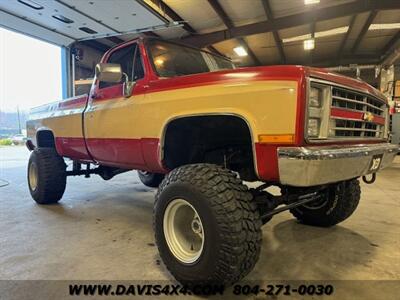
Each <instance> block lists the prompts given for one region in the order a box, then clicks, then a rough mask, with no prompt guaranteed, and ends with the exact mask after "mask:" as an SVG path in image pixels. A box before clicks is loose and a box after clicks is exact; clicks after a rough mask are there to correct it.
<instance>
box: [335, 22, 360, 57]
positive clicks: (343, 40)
mask: <svg viewBox="0 0 400 300" xmlns="http://www.w3.org/2000/svg"><path fill="white" fill-rule="evenodd" d="M356 18H357V15H353V16H352V17H351V20H350V24H349V29H347V32H346V33H345V35H344V37H343V39H342V42H341V43H340V46H339V49H338V52H337V60H339V61H340V59H341V58H342V55H343V49H344V46H345V45H346V44H347V41H348V39H349V36H350V33H351V31H352V30H353V26H354V23H355V21H356Z"/></svg>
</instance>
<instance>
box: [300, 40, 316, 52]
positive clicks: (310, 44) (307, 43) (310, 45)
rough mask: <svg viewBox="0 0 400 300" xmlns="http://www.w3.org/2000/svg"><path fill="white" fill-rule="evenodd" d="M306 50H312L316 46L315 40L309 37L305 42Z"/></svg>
mask: <svg viewBox="0 0 400 300" xmlns="http://www.w3.org/2000/svg"><path fill="white" fill-rule="evenodd" d="M303 46H304V50H312V49H314V48H315V40H314V39H308V40H305V41H304V42H303Z"/></svg>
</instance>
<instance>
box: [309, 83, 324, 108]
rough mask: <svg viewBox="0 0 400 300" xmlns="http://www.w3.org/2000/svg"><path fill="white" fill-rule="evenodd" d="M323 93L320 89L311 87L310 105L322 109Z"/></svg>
mask: <svg viewBox="0 0 400 300" xmlns="http://www.w3.org/2000/svg"><path fill="white" fill-rule="evenodd" d="M321 98H322V91H321V90H320V89H318V88H315V87H311V89H310V98H309V99H310V100H309V104H310V106H312V107H321Z"/></svg>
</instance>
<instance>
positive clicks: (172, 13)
mask: <svg viewBox="0 0 400 300" xmlns="http://www.w3.org/2000/svg"><path fill="white" fill-rule="evenodd" d="M151 2H153V3H154V4H155V5H157V6H158V7H159V8H160V10H161V11H163V12H164V13H165V14H166V15H167V16H168V17H169V18H170V19H172V21H174V22H179V23H182V24H183V29H185V30H186V31H188V32H190V33H196V30H195V29H194V28H193V27H192V26H190V25H189V24H188V23H187V22H185V20H184V19H182V18H181V16H180V15H178V14H177V13H176V12H175V11H174V10H173V9H172V8H171V7H169V6H168V5H167V4H166V3H165V2H164V1H162V0H151Z"/></svg>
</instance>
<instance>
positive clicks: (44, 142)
mask: <svg viewBox="0 0 400 300" xmlns="http://www.w3.org/2000/svg"><path fill="white" fill-rule="evenodd" d="M36 141H37V146H38V147H43V148H55V147H56V145H55V141H54V135H53V132H51V131H50V130H40V131H38V132H37V133H36Z"/></svg>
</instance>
